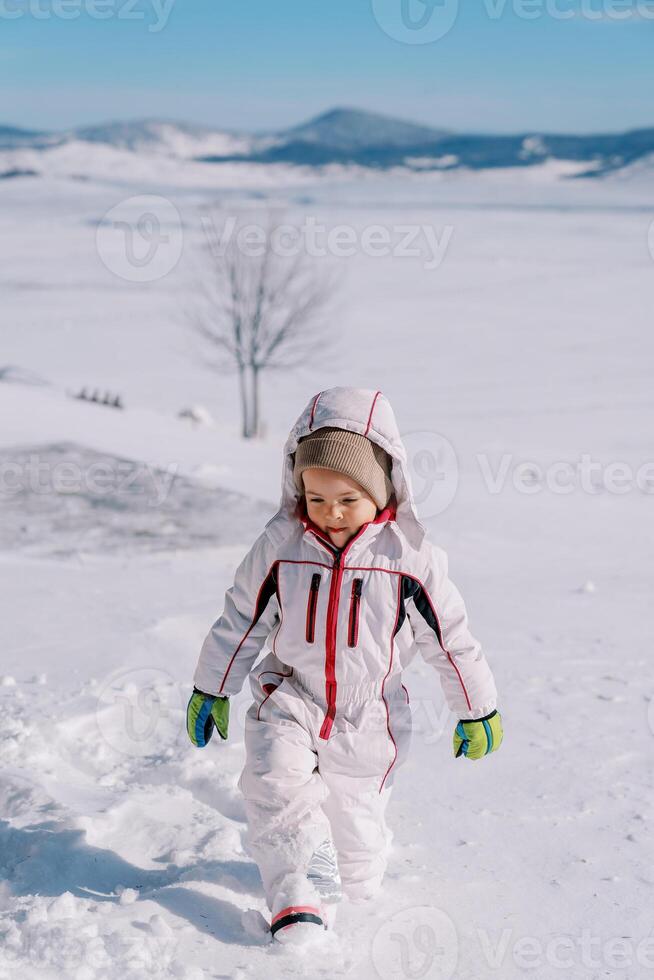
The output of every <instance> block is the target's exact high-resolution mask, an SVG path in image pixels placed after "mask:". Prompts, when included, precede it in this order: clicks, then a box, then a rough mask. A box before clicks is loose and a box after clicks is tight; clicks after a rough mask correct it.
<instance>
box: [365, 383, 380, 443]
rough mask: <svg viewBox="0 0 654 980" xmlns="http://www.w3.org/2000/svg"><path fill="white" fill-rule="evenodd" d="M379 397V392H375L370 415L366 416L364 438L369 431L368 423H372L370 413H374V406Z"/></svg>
mask: <svg viewBox="0 0 654 980" xmlns="http://www.w3.org/2000/svg"><path fill="white" fill-rule="evenodd" d="M380 395H381V391H377V392H375V397H374V398H373V400H372V407H371V409H370V415H369V416H368V424H367V426H366V431H365V432H364V433H363V434H364V436H367V435H368V430H369V429H370V423H371V422H372V413H373V412H374V411H375V405H376V403H377V399H378V398H379V396H380Z"/></svg>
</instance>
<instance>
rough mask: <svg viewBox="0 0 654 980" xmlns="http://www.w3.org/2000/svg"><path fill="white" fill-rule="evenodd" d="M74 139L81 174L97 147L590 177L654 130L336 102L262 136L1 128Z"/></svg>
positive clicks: (120, 125)
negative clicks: (531, 125) (478, 126)
mask: <svg viewBox="0 0 654 980" xmlns="http://www.w3.org/2000/svg"><path fill="white" fill-rule="evenodd" d="M76 143H78V144H80V146H79V148H76V147H74V148H73V151H71V152H72V153H73V155H74V156H75V157H76V158H77V159H78V169H77V171H76V173H77V174H78V175H79V174H81V175H83V174H84V172H85V166H86V165H87V163H88V160H89V159H95V157H89V154H88V152H83V148H84V147H86V148H87V150H88V151H90V149H91V148H93V147H98V148H100V147H102V146H106V147H109V148H111V150H112V151H116V150H118V151H124V152H128V153H134V154H137V155H139V157H140V158H141V159H143V160H146V159H150V160H151V159H152V158H153V157H165V158H167V160H168V162H169V164H170V166H176V161H179V162H180V164H181V163H182V162H183V161H195V162H198V163H251V164H259V165H266V164H286V165H290V166H302V167H308V168H320V167H325V166H328V165H334V164H338V165H342V166H345V167H347V166H356V167H364V168H368V169H374V170H388V169H390V168H404V169H406V170H407V171H413V172H418V171H430V170H431V171H434V170H455V169H468V170H488V169H497V168H501V167H521V168H526V167H532V166H535V165H538V164H544V163H547V162H555V163H556V162H565V163H569V164H570V165H571V166H570V167H568V168H567V169H566V172H567V173H568V174H572V175H573V176H592V177H598V176H603V175H606V174H609V173H612V172H615V171H618V170H621V169H623V168H625V167H628V166H630V165H631V164H634V163H636V162H637V161H641V162H642V164H643V165H645V163H646V161H647V159H648V158H651V159H654V128H652V129H640V130H632V131H630V132H626V133H611V134H595V135H585V136H577V135H574V134H573V135H566V134H563V135H561V134H552V133H541V132H527V133H520V134H517V135H511V136H494V135H492V134H474V133H453V132H449V131H447V130H442V129H437V128H432V127H429V126H423V125H419V124H417V123H412V122H406V121H405V120H402V119H395V118H393V117H391V116H386V115H382V114H380V113H374V112H365V111H363V110H360V109H353V108H336V109H332V110H330V111H329V112H325V113H322V114H321V115H319V116H316V117H315V118H313V119H310V120H309V121H308V122H305V123H302V124H301V125H298V126H292V127H290V128H289V129H285V130H280V131H276V132H268V133H259V134H246V133H235V132H229V131H226V130H220V129H215V128H212V127H210V126H201V125H197V124H191V123H183V122H176V121H174V120H166V119H140V120H131V121H122V122H121V121H115V122H107V123H103V124H99V125H96V126H82V127H78V128H75V129H70V130H67V131H63V132H50V133H48V132H40V131H31V130H23V129H19V128H17V127H12V126H4V127H3V126H0V151H43V150H52V149H54V148H56V147H63V148H65V147H68V146H69V145H72V144H76ZM107 153H109V151H107ZM23 157H24V154H23ZM4 158H5V159H4V162H5V164H6V170H7V171H11V170H12V169H16V168H17V169H20V168H21V167H23V168H25V167H29V168H32V169H35V168H36V169H40V168H39V160H40V159H41V156H40V153H38V152H37V153H36V155H35V154H34V153H32V154H31V156H30V157H29V159H26V158H17V156H16V153H13V154H12V153H11V152H9V154H5V155H4ZM44 159H45V158H44ZM71 165H72V164H71ZM88 165H89V166H90V164H88ZM64 166H68V163H65V164H64ZM167 166H168V164H167ZM555 169H556V168H555ZM46 170H47V168H44V171H46ZM560 170H561V168H559V171H560Z"/></svg>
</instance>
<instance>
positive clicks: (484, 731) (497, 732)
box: [453, 710, 504, 759]
mask: <svg viewBox="0 0 654 980" xmlns="http://www.w3.org/2000/svg"><path fill="white" fill-rule="evenodd" d="M503 736H504V732H503V730H502V717H501V715H500V714H499V712H498V711H497V710H495V711H491V713H490V714H489V715H485V716H484V717H483V718H474V719H473V720H471V721H460V722H459V723H458V725H457V726H456V728H455V729H454V742H453V748H454V755H455V756H456V758H457V759H458V758H459V756H460V755H465V757H466V758H467V759H481V758H482V757H483V756H485V755H488V753H489V752H494V751H495V750H496V749H499V747H500V745H501V744H502V738H503Z"/></svg>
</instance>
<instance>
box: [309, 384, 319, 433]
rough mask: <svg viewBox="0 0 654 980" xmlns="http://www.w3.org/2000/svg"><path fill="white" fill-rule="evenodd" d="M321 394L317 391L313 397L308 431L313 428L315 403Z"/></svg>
mask: <svg viewBox="0 0 654 980" xmlns="http://www.w3.org/2000/svg"><path fill="white" fill-rule="evenodd" d="M321 395H322V391H319V392H318V394H317V395H316V397H315V398H314V399H313V405H312V406H311V418H310V419H309V432H310V431H311V430H312V429H313V416H314V414H315V411H316V405H317V404H318V399H319V398H320V396H321Z"/></svg>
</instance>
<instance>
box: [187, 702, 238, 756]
mask: <svg viewBox="0 0 654 980" xmlns="http://www.w3.org/2000/svg"><path fill="white" fill-rule="evenodd" d="M228 726H229V698H222V697H216V696H215V695H214V694H205V693H204V691H198V689H197V687H194V688H193V694H192V695H191V697H190V700H189V703H188V705H187V707H186V731H187V732H188V737H189V738H190V739H191V741H192V742H193V745H195V746H196V747H197V748H198V749H202V748H204V746H205V745H206V744H207V742H208V741H209V740H210V739H211V736H212V735H213V730H214V728H217V729H218V734H219V735H220V737H221V738H227V728H228Z"/></svg>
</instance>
